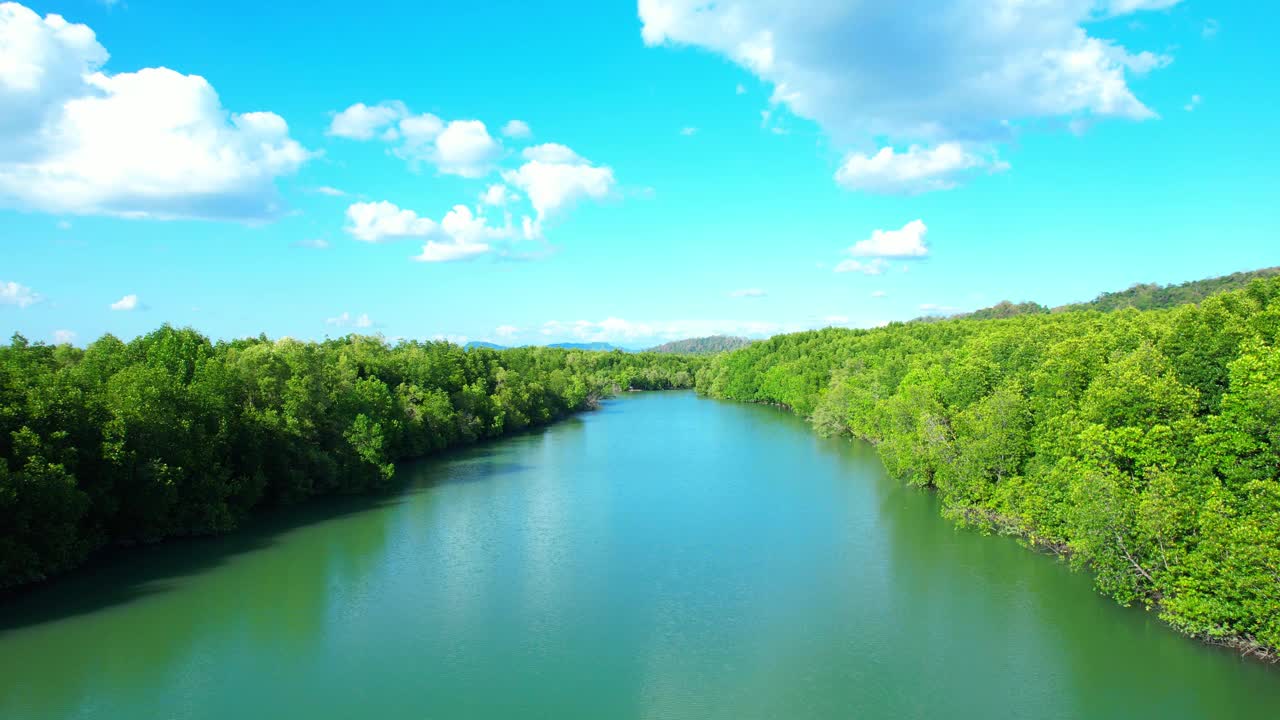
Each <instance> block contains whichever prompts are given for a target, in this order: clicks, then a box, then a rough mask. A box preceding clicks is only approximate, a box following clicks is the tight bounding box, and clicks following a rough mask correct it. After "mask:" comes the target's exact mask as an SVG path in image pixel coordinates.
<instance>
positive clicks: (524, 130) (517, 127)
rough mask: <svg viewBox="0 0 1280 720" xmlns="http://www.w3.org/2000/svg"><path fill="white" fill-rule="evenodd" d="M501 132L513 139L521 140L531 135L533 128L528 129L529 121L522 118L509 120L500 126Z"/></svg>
mask: <svg viewBox="0 0 1280 720" xmlns="http://www.w3.org/2000/svg"><path fill="white" fill-rule="evenodd" d="M502 134H503V135H504V136H505V137H509V138H512V139H514V140H523V139H525V138H528V137H532V136H533V130H531V129H529V123H527V122H525V121H523V120H510V121H508V122H507V124H506V125H503V126H502Z"/></svg>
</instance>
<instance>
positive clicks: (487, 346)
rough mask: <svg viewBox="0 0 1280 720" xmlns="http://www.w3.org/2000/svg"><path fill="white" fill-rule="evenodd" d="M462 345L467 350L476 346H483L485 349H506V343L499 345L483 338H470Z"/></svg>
mask: <svg viewBox="0 0 1280 720" xmlns="http://www.w3.org/2000/svg"><path fill="white" fill-rule="evenodd" d="M462 347H463V348H465V349H467V350H474V349H476V348H484V349H485V350H506V349H507V346H506V345H499V344H497V343H491V342H485V341H483V340H472V341H471V342H469V343H467V344H466V345H463V346H462Z"/></svg>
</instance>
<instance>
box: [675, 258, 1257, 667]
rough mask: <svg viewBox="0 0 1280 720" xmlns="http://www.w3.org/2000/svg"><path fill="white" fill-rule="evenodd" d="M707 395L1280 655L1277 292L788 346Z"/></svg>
mask: <svg viewBox="0 0 1280 720" xmlns="http://www.w3.org/2000/svg"><path fill="white" fill-rule="evenodd" d="M697 387H698V389H699V391H700V392H703V393H705V394H709V395H712V396H715V397H721V398H730V399H735V400H743V401H750V402H769V403H777V404H782V405H785V406H787V407H789V408H791V409H792V410H793V411H794V412H796V413H798V414H800V415H804V416H807V417H809V418H810V419H811V420H812V422H813V424H814V425H815V426H816V428H817V429H818V430H820V431H821V432H824V433H834V434H844V435H851V436H854V437H858V438H863V439H866V440H869V441H871V442H872V443H875V444H876V445H877V447H878V449H879V453H880V455H881V457H882V458H883V459H884V462H885V464H886V466H887V467H888V469H889V471H890V472H891V473H892V474H894V475H895V476H898V477H900V478H903V479H905V480H906V481H908V482H910V483H912V484H915V485H919V486H925V487H930V488H936V489H937V491H938V493H939V494H940V496H941V498H942V502H943V506H944V508H945V513H946V514H947V515H948V516H949V517H951V518H953V519H955V520H957V521H959V522H961V523H964V524H967V525H971V526H977V527H980V528H983V529H986V530H992V531H997V532H1002V533H1009V534H1014V535H1018V536H1021V537H1024V538H1027V539H1028V540H1029V541H1030V542H1032V543H1034V544H1036V545H1038V546H1042V547H1047V548H1052V549H1054V550H1057V551H1059V552H1062V553H1064V554H1066V555H1067V556H1069V557H1070V559H1071V561H1072V562H1073V563H1074V564H1076V565H1078V566H1083V567H1088V568H1089V569H1090V570H1091V571H1092V572H1093V573H1094V576H1095V578H1096V584H1097V587H1098V589H1099V590H1100V591H1102V592H1104V593H1106V594H1108V595H1110V596H1111V597H1113V598H1115V599H1116V600H1117V601H1119V602H1121V603H1124V604H1129V603H1132V602H1135V601H1136V602H1141V603H1145V604H1146V605H1147V606H1148V607H1151V608H1155V609H1158V611H1159V612H1160V614H1161V617H1162V618H1164V619H1165V620H1167V621H1168V622H1169V623H1171V624H1172V625H1174V626H1175V627H1177V628H1179V629H1180V630H1182V631H1183V632H1186V633H1188V634H1191V635H1195V636H1198V637H1201V638H1204V639H1207V640H1210V641H1214V642H1220V643H1225V644H1230V645H1233V646H1235V647H1239V648H1241V649H1244V650H1248V651H1251V652H1255V653H1257V654H1259V655H1262V656H1270V657H1272V658H1274V657H1275V652H1276V649H1277V648H1280V278H1272V279H1266V280H1254V281H1253V282H1252V283H1250V284H1249V285H1248V286H1247V287H1245V288H1244V289H1241V290H1236V291H1232V292H1228V293H1224V294H1220V295H1216V296H1213V297H1210V298H1208V299H1207V300H1205V301H1204V302H1203V303H1201V304H1200V305H1198V306H1196V305H1185V306H1182V307H1177V308H1173V309H1168V310H1150V311H1138V310H1133V309H1128V310H1121V311H1118V312H1110V313H1102V312H1097V311H1080V312H1062V313H1055V314H1043V313H1039V312H1033V313H1029V314H1020V315H1015V316H1013V317H1010V318H1008V319H1003V320H974V319H953V320H946V321H941V322H935V323H905V324H903V323H898V324H894V325H890V326H888V327H886V328H882V329H876V330H866V331H859V330H840V329H827V330H820V331H816V332H805V333H797V334H792V335H785V336H778V337H774V338H772V339H771V340H768V341H764V342H760V343H756V344H755V345H752V346H751V347H749V348H746V349H743V350H739V351H736V352H733V353H729V354H727V355H721V356H717V357H715V358H712V359H711V360H710V362H709V363H708V364H707V366H706V367H705V368H703V369H702V370H701V371H700V372H699V373H698V379H697Z"/></svg>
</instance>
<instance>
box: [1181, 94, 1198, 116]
mask: <svg viewBox="0 0 1280 720" xmlns="http://www.w3.org/2000/svg"><path fill="white" fill-rule="evenodd" d="M1198 107H1200V96H1199V95H1192V96H1191V99H1190V100H1188V101H1187V104H1186V105H1183V106H1182V109H1183V110H1186V111H1187V112H1191V111H1193V110H1195V109H1196V108H1198Z"/></svg>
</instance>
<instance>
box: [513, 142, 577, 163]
mask: <svg viewBox="0 0 1280 720" xmlns="http://www.w3.org/2000/svg"><path fill="white" fill-rule="evenodd" d="M520 154H521V155H522V156H523V157H524V159H526V160H533V161H535V162H542V163H560V164H567V165H576V164H578V163H584V162H586V160H584V159H582V156H581V155H579V154H578V153H576V152H574V151H573V150H571V149H570V148H568V147H567V146H565V145H561V144H560V143H543V144H541V145H534V146H533V147H528V148H525V149H524V151H523V152H522V153H520Z"/></svg>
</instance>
